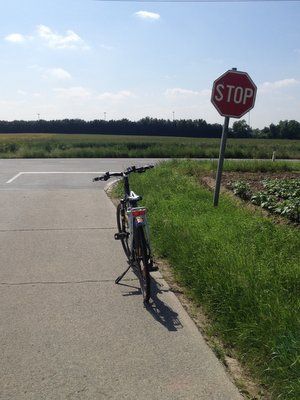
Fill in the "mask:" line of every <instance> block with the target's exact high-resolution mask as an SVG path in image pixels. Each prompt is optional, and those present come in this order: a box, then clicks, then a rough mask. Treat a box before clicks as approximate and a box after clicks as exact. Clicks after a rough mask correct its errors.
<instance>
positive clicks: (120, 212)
mask: <svg viewBox="0 0 300 400" xmlns="http://www.w3.org/2000/svg"><path fill="white" fill-rule="evenodd" d="M123 207H124V206H123V204H121V203H119V204H118V206H117V227H118V233H124V234H126V236H125V237H124V239H121V243H122V247H123V250H124V253H125V255H126V257H127V258H128V259H129V258H130V254H131V252H130V248H129V243H128V242H129V232H128V230H127V222H126V219H125V210H124V208H123ZM122 208H123V209H122Z"/></svg>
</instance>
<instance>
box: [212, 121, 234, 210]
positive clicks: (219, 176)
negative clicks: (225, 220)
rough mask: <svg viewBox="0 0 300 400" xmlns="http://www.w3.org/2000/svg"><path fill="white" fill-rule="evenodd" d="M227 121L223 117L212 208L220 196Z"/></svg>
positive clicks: (216, 204)
mask: <svg viewBox="0 0 300 400" xmlns="http://www.w3.org/2000/svg"><path fill="white" fill-rule="evenodd" d="M229 119H230V118H229V117H225V120H224V125H223V131H222V138H221V144H220V154H219V162H218V170H217V176H216V187H215V193H214V206H215V207H217V206H218V203H219V195H220V187H221V179H222V171H223V163H224V157H225V148H226V140H227V133H228V126H229Z"/></svg>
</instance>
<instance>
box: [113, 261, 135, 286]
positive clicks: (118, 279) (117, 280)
mask: <svg viewBox="0 0 300 400" xmlns="http://www.w3.org/2000/svg"><path fill="white" fill-rule="evenodd" d="M130 267H131V265H130V264H129V267H128V268H127V269H126V270H125V271H124V272H123V274H121V275H120V276H119V277H118V278H117V279H116V280H115V283H116V284H118V283H119V282H120V281H121V280H122V279H123V278H124V276H125V275H126V274H127V272H128V271H129V270H130Z"/></svg>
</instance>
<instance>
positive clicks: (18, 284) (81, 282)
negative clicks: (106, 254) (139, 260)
mask: <svg viewBox="0 0 300 400" xmlns="http://www.w3.org/2000/svg"><path fill="white" fill-rule="evenodd" d="M136 280H137V278H123V279H122V281H126V282H130V281H136ZM111 282H113V283H115V279H86V280H82V281H35V282H0V286H31V285H32V286H33V285H81V284H86V283H111Z"/></svg>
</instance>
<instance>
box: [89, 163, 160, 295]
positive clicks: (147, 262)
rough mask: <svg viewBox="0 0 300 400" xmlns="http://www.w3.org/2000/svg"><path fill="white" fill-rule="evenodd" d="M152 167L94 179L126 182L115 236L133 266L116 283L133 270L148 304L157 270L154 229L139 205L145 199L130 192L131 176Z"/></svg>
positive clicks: (118, 212) (107, 174) (133, 168)
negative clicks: (152, 238)
mask: <svg viewBox="0 0 300 400" xmlns="http://www.w3.org/2000/svg"><path fill="white" fill-rule="evenodd" d="M150 168H153V165H145V166H143V167H135V166H133V167H129V168H127V169H126V170H125V171H124V172H106V173H105V174H104V175H102V176H99V177H96V178H94V179H93V181H98V180H101V181H107V180H108V179H109V178H111V177H112V176H118V177H121V179H123V186H124V198H123V199H121V200H120V203H119V204H118V206H117V210H116V211H117V227H118V232H117V233H116V234H115V235H114V237H115V239H116V240H121V243H122V247H123V250H124V252H125V254H126V257H127V262H128V264H129V267H128V268H127V269H126V270H125V271H124V272H123V273H122V274H121V275H120V276H119V277H118V278H117V279H116V280H115V283H117V284H118V283H119V282H120V281H121V279H123V277H124V276H125V274H126V273H127V272H128V271H129V269H130V268H133V270H134V272H135V273H136V275H137V276H138V278H139V281H140V285H141V291H142V294H143V297H144V302H148V301H149V298H150V296H151V289H150V286H151V280H150V274H149V271H150V270H153V258H152V255H151V247H150V229H149V225H148V220H147V209H146V208H145V207H139V206H138V202H139V201H140V200H142V196H139V195H137V194H136V193H134V192H133V191H132V190H130V185H129V177H128V175H129V174H131V173H132V172H137V173H142V172H145V171H146V170H148V169H150Z"/></svg>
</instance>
